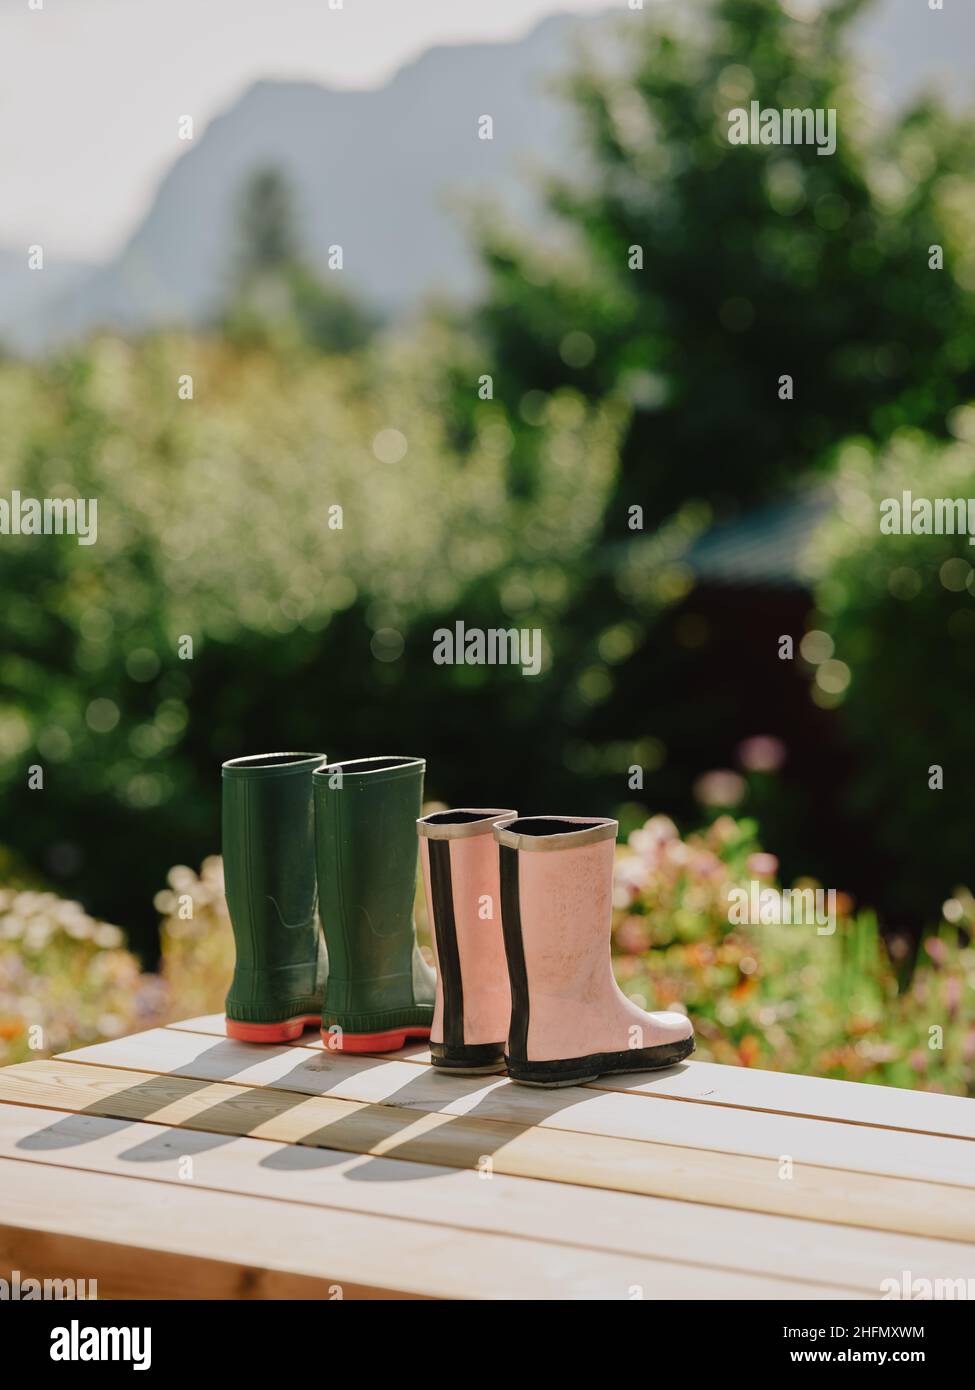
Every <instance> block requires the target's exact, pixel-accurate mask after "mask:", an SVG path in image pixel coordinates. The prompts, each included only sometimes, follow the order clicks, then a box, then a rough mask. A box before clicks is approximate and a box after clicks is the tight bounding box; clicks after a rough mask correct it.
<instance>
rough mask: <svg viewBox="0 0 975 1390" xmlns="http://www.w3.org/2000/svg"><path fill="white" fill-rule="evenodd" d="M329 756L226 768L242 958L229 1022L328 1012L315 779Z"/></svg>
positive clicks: (228, 871)
mask: <svg viewBox="0 0 975 1390" xmlns="http://www.w3.org/2000/svg"><path fill="white" fill-rule="evenodd" d="M324 757H325V755H324V754H322V753H268V754H258V755H256V756H254V757H246V758H233V759H231V760H230V761H229V762H226V763H224V765H223V768H222V779H221V780H222V803H223V806H222V822H223V823H222V840H223V863H224V884H225V892H226V897H227V908H228V911H229V914H230V921H231V925H232V927H233V932H234V943H235V946H236V953H237V954H236V965H235V970H234V979H233V983H232V985H231V989H230V995H229V997H228V1001H227V1012H228V1017H232V1018H235V1019H242V1020H247V1021H249V1022H252V1023H260V1022H265V1021H268V1022H269V1021H273V1020H276V1019H281V1018H285V1017H287V1016H289V1014H290V1013H294V1012H301V1011H303V1010H305V1009H310V1010H314V1008H315V1007H316V1001H317V1003H318V1004H320V1000H321V986H322V982H323V980H322V977H323V975H324V952H323V948H322V943H321V932H320V926H319V920H318V892H317V885H316V879H315V865H314V814H313V807H312V773H313V771H314V769H315V768H316V767H318V766H319V765H320V764H321V763H322V762H323V761H324Z"/></svg>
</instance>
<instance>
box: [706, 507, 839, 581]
mask: <svg viewBox="0 0 975 1390" xmlns="http://www.w3.org/2000/svg"><path fill="white" fill-rule="evenodd" d="M832 506H833V495H832V492H831V491H830V489H829V488H816V489H812V490H810V491H807V492H803V493H799V494H797V495H796V496H794V497H790V498H788V499H787V500H786V501H784V502H776V503H773V504H771V505H769V506H764V507H759V508H756V510H755V511H751V512H748V513H747V514H746V515H745V516H742V517H739V518H737V519H736V520H735V521H729V522H723V523H721V524H720V525H717V526H714V527H712V528H711V530H710V531H707V532H705V533H704V535H702V536H699V537H698V539H697V540H696V541H695V542H694V543H693V544H692V545H691V547H690V549H689V550H688V552H687V554H686V555H685V557H684V561H685V563H686V564H688V565H689V566H690V567H691V569H692V570H693V571H694V573H695V575H696V576H697V578H698V579H699V580H703V581H704V582H706V583H712V584H723V585H728V586H736V587H737V586H740V587H742V588H747V587H752V586H755V585H761V586H766V587H770V588H778V589H797V588H798V589H804V588H808V587H809V585H810V583H811V576H810V567H809V565H808V563H807V561H808V558H809V545H810V542H811V540H812V537H813V535H814V534H815V532H816V529H817V527H818V526H819V524H820V522H821V521H822V520H823V519H824V518H825V517H826V515H827V514H828V512H829V511H830V510H831V508H832Z"/></svg>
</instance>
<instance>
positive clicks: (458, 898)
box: [417, 807, 517, 1062]
mask: <svg viewBox="0 0 975 1390" xmlns="http://www.w3.org/2000/svg"><path fill="white" fill-rule="evenodd" d="M516 814H517V813H516V812H515V811H512V810H503V809H497V808H494V809H491V808H484V807H463V808H456V809H454V810H450V811H435V812H434V813H433V814H431V815H429V816H425V817H424V818H423V819H422V820H419V821H417V832H418V834H419V837H420V863H421V868H422V871H423V885H424V890H425V893H426V901H427V914H428V917H429V921H430V928H431V935H432V937H433V942H434V955H435V957H436V962H437V996H436V1004H435V1008H434V1015H433V1029H432V1031H431V1034H430V1041H431V1045H432V1046H434V1045H440V1044H443V1045H445V1047H446V1048H447V1050H448V1052H451V1051H452V1052H453V1054H454V1056H453V1059H454V1060H456V1061H458V1062H460V1061H464V1060H467V1061H470V1060H471V1056H472V1055H473V1054H471V1055H466V1054H464V1053H463V1052H462V1051H459V1050H460V1049H464V1048H470V1047H479V1046H486V1045H493V1046H494V1048H495V1052H497V1051H498V1048H499V1047H500V1046H501V1045H502V1044H503V1043H504V1040H505V1038H506V1037H507V1032H508V1021H509V1017H510V1012H511V992H510V987H509V984H508V970H507V965H506V961H505V954H504V940H503V936H502V929H501V888H500V880H499V872H498V846H497V844H496V842H495V839H494V834H493V827H494V826H495V824H497V823H498V822H507V821H510V820H513V819H514V818H515V816H516ZM498 1055H500V1053H499V1054H498ZM447 1060H448V1061H449V1060H451V1058H450V1057H448V1058H447Z"/></svg>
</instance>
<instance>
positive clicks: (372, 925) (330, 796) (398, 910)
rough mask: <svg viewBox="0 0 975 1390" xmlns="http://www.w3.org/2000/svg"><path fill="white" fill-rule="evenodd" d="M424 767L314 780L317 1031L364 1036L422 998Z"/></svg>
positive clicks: (418, 762) (349, 771)
mask: <svg viewBox="0 0 975 1390" xmlns="http://www.w3.org/2000/svg"><path fill="white" fill-rule="evenodd" d="M424 767H425V764H424V761H423V759H422V758H407V757H383V758H359V759H354V760H350V761H347V762H342V763H334V764H326V765H325V766H323V767H320V768H319V769H318V770H317V771H316V772H315V774H314V777H313V784H314V802H315V863H316V864H317V871H318V884H319V894H320V904H321V905H320V911H321V917H322V923H323V926H324V930H325V941H326V946H327V949H328V983H327V988H326V1005H325V1009H324V1011H323V1021H324V1022H325V1023H326V1024H328V1023H330V1022H334V1023H336V1024H337V1025H339V1026H341V1027H343V1028H348V1029H349V1030H350V1031H352V1032H360V1031H361V1032H369V1031H371V1030H372V1029H373V1028H379V1027H381V1026H383V1024H382V1022H381V1021H378V1022H377V1021H376V1019H377V1018H378V1016H379V1015H382V1014H384V1013H385V1012H387V1011H389V1010H396V1009H402V1008H404V1007H405V1008H410V1007H411V1006H412V1005H413V1004H415V1003H417V1002H419V1001H418V999H417V992H418V990H419V991H420V992H421V993H422V992H423V988H422V987H424V986H425V984H426V977H427V976H428V975H429V967H428V966H426V964H425V962H424V961H423V960H422V957H420V956H419V952H418V950H417V948H416V933H415V928H414V924H413V902H414V897H415V893H416V867H417V842H416V831H415V825H416V820H417V817H418V815H419V813H420V809H421V805H422V799H423V773H424ZM430 983H431V988H430V991H429V993H430V1001H429V1002H430V1003H431V1005H432V980H431V982H430ZM367 1015H368V1016H369V1017H368V1018H366V1016H367ZM373 1016H376V1017H375V1018H374V1017H373ZM409 1021H412V1018H410V1019H405V1020H404V1022H409Z"/></svg>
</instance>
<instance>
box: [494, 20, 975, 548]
mask: <svg viewBox="0 0 975 1390" xmlns="http://www.w3.org/2000/svg"><path fill="white" fill-rule="evenodd" d="M868 3H869V0H823V4H822V5H821V6H818V7H816V8H817V13H816V14H815V15H813V14H812V13H810V14H809V15H807V17H806V18H804V19H803V18H799V17H796V16H795V15H793V14H790V13H789V11H788V8H787V7H783V6H781V5H778V4H770V3H768V0H712V3H709V4H707V5H701V4H697V5H693V6H690V7H681V8H680V9H677V7H675V10H676V13H675V14H674V15H673V16H671V17H670V18H668V17H666V16H661V15H660V14H659V12H658V13H654V14H653V15H650V14H646V15H637V14H633V15H628V16H627V17H626V19H625V20H624V21H621V33H620V39H621V44H622V46H623V47H624V56H622V57H618V58H617V59H616V60H615V61H608V60H607V59H606V58H605V57H602V58H600V57H599V56H597V57H596V58H594V59H591V60H590V61H589V62H588V63H587V64H585V65H583V66H582V67H581V68H580V69H579V71H578V72H577V73H576V74H575V75H574V77H573V78H572V79H571V81H570V82H569V83H568V84H567V91H568V95H569V96H570V97H571V100H572V103H573V106H574V108H575V111H576V114H577V115H578V116H579V117H580V118H581V125H582V140H583V144H584V149H585V155H584V157H583V158H582V159H581V160H580V164H584V165H586V166H587V167H588V170H589V176H588V178H587V179H585V180H583V179H581V178H576V180H575V181H574V182H568V181H566V180H564V179H557V180H553V181H552V182H551V183H550V201H551V205H552V209H553V211H554V213H555V214H556V215H557V217H558V218H559V220H560V224H561V226H562V229H563V231H564V233H565V234H566V237H565V239H566V241H567V248H566V249H565V250H564V251H563V252H562V254H561V255H559V254H553V251H552V247H551V245H550V244H537V245H536V244H532V243H528V244H522V243H520V242H519V241H518V239H517V238H516V237H515V236H514V235H513V234H512V233H511V232H510V231H507V230H506V229H504V228H502V227H498V226H497V225H496V224H495V226H494V229H493V231H490V232H488V233H487V234H485V237H484V240H485V246H484V251H485V258H486V264H487V270H488V273H489V276H490V289H489V294H488V298H487V301H486V304H485V306H484V308H483V310H482V311H481V313H480V316H479V328H480V331H481V333H482V335H483V344H484V348H485V350H487V351H489V352H490V353H491V354H492V355H493V358H494V361H495V363H496V371H497V381H498V391H499V394H500V395H501V396H502V397H503V399H505V400H506V401H507V402H508V403H509V405H510V407H511V409H512V413H516V412H518V410H519V408H520V410H521V415H522V419H521V427H520V430H519V436H518V446H519V449H520V450H522V451H524V453H525V454H526V455H527V457H528V458H529V459H530V454H531V449H532V436H533V422H534V419H535V417H536V416H537V415H538V413H539V411H540V409H542V408H543V406H544V398H545V394H546V393H547V392H549V391H552V390H554V389H556V388H557V387H560V386H562V385H564V384H565V383H570V384H571V385H573V386H575V387H576V388H577V389H578V390H579V391H580V392H582V393H583V394H584V395H586V396H587V397H590V398H593V399H599V398H603V397H605V396H607V395H610V394H614V393H615V394H619V395H621V396H622V397H624V398H625V399H626V400H628V402H629V403H630V405H631V408H632V414H631V419H630V424H629V429H628V432H627V436H626V439H625V441H624V444H623V449H622V468H621V471H620V474H619V479H618V486H617V490H616V494H615V497H614V499H613V501H612V503H611V505H610V508H609V511H608V514H607V518H606V535H607V536H613V537H616V538H620V539H624V540H625V539H627V538H628V536H629V532H628V515H629V514H628V508H629V507H631V506H632V505H634V504H640V505H642V506H643V507H644V512H645V525H646V526H647V527H653V526H655V525H657V524H659V523H660V522H661V521H662V520H664V519H665V518H666V517H667V516H668V515H669V514H671V513H672V512H673V511H675V510H676V509H677V508H679V507H680V506H681V505H682V504H683V503H684V502H685V501H686V500H687V499H703V500H706V501H707V502H708V504H709V505H710V506H711V507H713V508H715V509H716V510H722V509H727V508H728V507H731V508H737V507H739V506H741V505H745V504H748V503H749V502H750V501H752V500H754V499H755V498H757V497H761V496H765V495H768V494H769V493H770V492H771V491H773V490H775V489H778V488H780V487H782V486H783V485H789V484H791V482H792V481H793V480H794V478H795V477H796V475H797V473H803V472H806V471H808V470H809V469H811V468H817V467H822V466H823V465H824V464H825V463H826V462H827V457H828V450H829V449H831V448H832V446H833V444H834V443H835V441H837V440H838V439H840V438H842V437H843V436H844V435H847V434H850V433H853V432H860V431H864V432H869V433H870V434H871V435H872V436H874V437H877V438H883V437H885V436H887V435H889V434H890V433H891V432H892V431H894V430H895V429H897V428H899V427H900V426H902V425H906V424H910V425H914V426H917V427H922V428H925V429H929V430H931V431H933V432H935V433H937V434H943V433H944V429H945V417H946V415H947V413H948V411H949V410H950V409H952V408H953V407H954V406H956V405H958V404H961V403H963V402H964V401H966V400H967V399H968V398H969V397H970V396H972V395H973V394H975V313H973V308H975V301H973V294H975V252H973V240H972V236H971V232H972V222H973V218H975V197H973V186H972V167H973V164H975V126H973V125H972V123H971V121H970V120H967V119H965V120H963V119H958V118H955V117H953V116H951V115H950V114H949V113H948V112H947V111H946V110H945V109H944V108H943V107H942V106H941V105H940V103H939V102H937V101H936V100H934V99H925V100H922V101H919V102H918V103H917V104H915V105H914V106H913V107H912V108H911V109H909V110H907V111H905V112H903V113H901V114H899V115H898V116H896V117H895V118H893V119H891V120H890V122H889V123H885V122H884V121H880V120H878V119H877V117H876V116H875V115H874V114H873V110H874V108H875V106H876V103H875V102H873V101H872V100H871V99H870V98H869V97H868V94H867V83H866V80H865V77H864V75H863V74H862V72H861V71H860V70H859V69H855V68H854V67H853V65H852V63H851V60H850V58H849V55H848V37H847V36H848V32H849V27H850V24H851V23H852V21H853V20H854V19H855V18H856V16H857V15H858V14H860V12H861V11H863V10H864V9H865V8H866V7H867V6H868ZM752 100H757V101H758V102H759V103H760V105H761V106H762V107H775V108H784V107H800V108H814V109H818V108H823V109H827V110H829V109H833V110H835V111H836V112H837V120H838V136H837V147H836V152H835V154H833V155H831V156H828V157H821V156H820V155H819V154H817V151H816V149H815V148H814V147H811V146H784V145H782V146H765V145H757V146H747V145H746V146H741V145H732V144H730V142H729V139H728V130H729V123H728V113H729V111H731V110H733V109H737V108H747V107H748V106H749V103H750V102H751V101H752ZM932 244H938V245H940V246H942V247H943V248H944V251H945V258H946V267H947V269H946V270H945V271H944V272H935V271H933V270H931V269H929V259H930V248H931V246H932ZM634 248H636V249H637V250H639V251H640V252H642V267H641V268H633V252H634ZM783 373H788V374H789V375H790V376H791V377H792V378H793V380H794V383H795V396H794V399H792V400H790V401H783V400H782V399H780V397H779V379H780V376H781V375H782V374H783ZM729 464H730V466H731V468H732V469H733V472H729ZM519 466H520V468H521V470H522V472H523V473H530V463H528V462H526V461H524V460H522V461H521V462H520V464H519Z"/></svg>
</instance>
